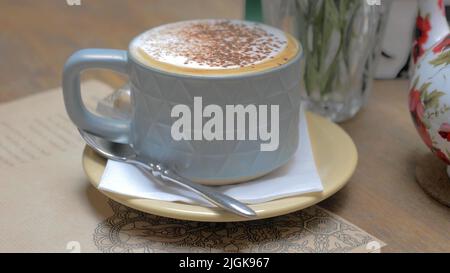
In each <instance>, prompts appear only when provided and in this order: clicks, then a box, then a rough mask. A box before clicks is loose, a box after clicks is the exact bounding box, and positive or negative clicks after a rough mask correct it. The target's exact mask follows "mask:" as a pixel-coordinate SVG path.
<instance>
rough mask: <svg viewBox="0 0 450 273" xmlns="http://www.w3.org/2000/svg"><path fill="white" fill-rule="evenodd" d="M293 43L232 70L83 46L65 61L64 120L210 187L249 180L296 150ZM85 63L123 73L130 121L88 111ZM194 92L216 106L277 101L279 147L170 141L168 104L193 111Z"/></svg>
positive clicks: (248, 142)
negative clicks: (275, 62)
mask: <svg viewBox="0 0 450 273" xmlns="http://www.w3.org/2000/svg"><path fill="white" fill-rule="evenodd" d="M138 37H139V36H138ZM131 44H132V43H130V45H131ZM298 46H299V50H298V52H297V54H296V55H295V56H294V57H293V58H292V59H290V60H289V61H287V62H286V63H283V64H281V65H279V66H277V67H274V68H270V69H266V70H264V71H259V72H250V73H248V72H247V73H242V74H237V75H236V74H234V75H187V74H183V73H176V72H169V71H165V70H162V69H160V68H158V67H154V66H151V65H148V64H146V63H143V62H142V61H141V60H139V59H138V58H136V56H134V55H133V54H131V53H130V48H129V50H128V51H124V50H113V49H83V50H80V51H78V52H76V53H74V54H73V55H72V56H71V57H70V58H69V59H68V60H67V62H66V64H65V67H64V73H63V93H64V102H65V106H66V109H67V112H68V114H69V117H70V118H71V120H72V121H73V122H74V123H75V124H76V125H77V126H78V127H79V128H80V129H83V130H86V131H88V132H90V133H92V134H95V135H98V136H100V137H103V138H106V139H109V140H111V141H116V142H121V143H129V144H131V145H132V146H133V148H134V149H135V150H136V151H137V153H139V154H140V155H143V156H148V157H151V158H152V159H154V160H157V161H159V162H162V163H164V164H165V165H166V166H168V167H169V168H172V169H173V170H175V171H176V172H177V173H178V174H179V175H181V176H184V177H186V178H188V179H191V180H193V181H196V182H199V183H203V184H209V185H221V184H230V183H237V182H242V181H247V180H249V179H252V178H256V177H259V176H262V175H264V174H267V173H269V172H271V171H272V170H274V169H276V168H278V167H280V166H281V165H283V164H285V163H286V162H287V161H288V160H289V159H290V158H291V157H292V155H293V154H294V153H295V151H296V149H297V145H298V137H299V136H298V126H299V124H298V123H299V113H300V93H299V75H300V59H301V55H302V54H301V47H300V44H298ZM91 68H104V69H105V68H106V69H110V70H113V71H116V72H120V73H123V74H125V75H127V76H128V77H129V82H130V88H131V103H132V109H133V110H132V115H131V118H130V120H120V119H112V118H108V117H101V116H98V115H95V114H94V113H91V112H89V111H88V110H87V109H86V107H85V106H84V104H83V102H82V99H81V94H80V73H81V72H82V71H84V70H86V69H91ZM92 91H94V90H92ZM199 97H200V98H201V100H202V104H203V106H206V105H212V104H214V105H218V106H220V107H221V108H222V109H225V108H226V105H243V106H247V105H256V106H258V105H277V106H278V109H279V130H278V131H279V136H278V146H277V148H276V149H275V150H272V151H262V150H261V144H263V143H266V142H265V141H263V140H261V139H257V140H248V139H244V140H242V139H241V140H238V139H235V140H205V139H201V140H175V139H174V138H173V136H172V133H171V128H172V125H173V123H174V118H173V117H172V115H171V114H172V110H173V108H174V106H176V105H180V104H182V105H186V106H188V107H189V108H190V109H193V108H194V107H195V105H194V98H199ZM197 102H198V100H197ZM235 126H237V125H235ZM235 129H236V128H235ZM246 131H247V132H248V129H247V130H246Z"/></svg>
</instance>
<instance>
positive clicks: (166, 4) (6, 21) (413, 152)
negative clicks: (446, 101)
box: [0, 0, 450, 252]
mask: <svg viewBox="0 0 450 273" xmlns="http://www.w3.org/2000/svg"><path fill="white" fill-rule="evenodd" d="M126 2H127V1H122V0H114V1H113V0H96V1H88V0H81V3H82V5H81V6H68V5H67V4H66V2H65V1H63V0H53V1H52V0H40V1H31V0H29V1H25V0H3V1H1V2H0V102H6V101H11V100H14V99H17V98H20V97H23V96H26V95H29V94H33V93H36V92H39V90H46V89H49V88H52V87H56V86H59V85H60V81H61V71H62V67H63V64H64V61H65V59H66V58H67V57H68V56H69V55H70V53H71V52H73V51H75V50H77V49H80V48H85V47H107V48H126V47H127V44H128V42H129V41H130V39H131V38H132V37H134V36H135V35H137V34H139V33H140V32H142V31H144V30H146V29H148V28H150V27H153V26H156V25H159V24H162V23H166V22H171V21H177V20H182V19H189V18H207V17H211V18H215V17H223V18H241V17H242V14H243V12H242V1H241V0H233V1H230V0H221V1H218V0H217V1H207V0H203V1H201V0H198V1H197V0H190V1H189V4H187V5H185V4H184V3H185V2H187V1H182V0H180V1H176V0H153V1H144V0H139V1H138V0H134V1H130V4H129V5H128V4H127V3H126ZM131 2H132V3H131ZM89 77H97V78H98V77H100V78H101V79H103V80H105V81H107V82H108V83H109V84H111V85H112V86H113V87H119V86H120V85H121V84H123V82H124V80H125V79H123V78H120V77H119V76H117V75H113V74H111V73H105V72H89V73H88V75H86V77H85V78H89ZM407 89H408V83H407V81H404V80H398V81H376V82H375V84H374V90H373V93H372V95H371V97H370V101H369V104H368V106H367V107H365V108H364V109H363V110H362V111H361V112H360V113H359V114H358V115H357V116H356V117H355V118H353V119H352V120H350V121H347V122H344V123H342V126H343V127H344V128H345V130H346V131H347V132H348V133H349V134H350V135H351V136H352V138H353V140H354V141H355V143H356V146H357V147H358V151H359V163H358V167H357V169H356V172H355V174H354V176H353V178H352V179H351V181H350V182H349V184H348V185H347V186H346V187H345V188H344V189H343V190H341V191H340V192H339V193H337V194H336V195H334V196H333V197H331V198H329V199H328V200H326V201H324V202H322V203H321V206H322V207H325V208H327V209H329V210H330V211H332V212H334V213H336V214H338V215H340V216H342V217H344V218H346V219H347V220H349V221H350V222H352V223H354V224H356V225H358V226H359V227H361V228H362V229H364V230H366V231H367V232H369V233H371V234H373V235H374V236H376V237H378V238H380V239H381V240H383V241H384V242H386V243H387V244H388V245H387V247H385V248H384V251H387V252H400V251H401V252H428V251H433V252H434V251H446V252H449V251H450V209H449V208H447V207H445V206H443V205H440V204H439V203H437V202H436V201H434V200H433V199H431V198H430V197H429V196H428V195H427V194H425V193H424V192H423V191H422V189H421V188H420V187H419V186H418V184H417V183H416V182H415V176H414V169H415V162H416V160H419V159H421V158H423V157H424V156H426V155H427V154H428V153H429V152H428V150H427V149H426V148H425V145H424V144H423V143H421V141H420V139H419V136H418V134H417V133H416V132H415V129H414V127H413V124H412V122H411V119H410V117H409V113H408V109H407V94H408V90H407Z"/></svg>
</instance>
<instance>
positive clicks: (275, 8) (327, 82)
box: [262, 0, 389, 122]
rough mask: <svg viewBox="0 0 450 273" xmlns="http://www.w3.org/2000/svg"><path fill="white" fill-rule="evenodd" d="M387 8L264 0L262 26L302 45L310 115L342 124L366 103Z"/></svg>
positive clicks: (352, 1)
mask: <svg viewBox="0 0 450 273" xmlns="http://www.w3.org/2000/svg"><path fill="white" fill-rule="evenodd" d="M388 6H389V2H387V1H376V0H375V1H374V0H263V1H262V12H263V20H264V22H265V23H267V24H270V25H273V26H276V27H278V28H281V29H283V30H285V31H287V32H289V33H291V34H293V35H294V36H295V37H296V38H297V39H298V40H299V41H300V42H301V43H302V46H303V52H304V58H303V69H302V75H299V76H300V79H301V90H300V92H301V95H302V98H303V100H304V101H305V102H306V105H307V107H308V109H309V110H311V111H313V112H316V113H318V114H321V115H322V116H326V117H328V118H330V119H332V120H333V121H336V122H339V121H344V120H347V119H349V118H351V117H353V116H354V115H355V114H356V113H357V112H358V111H359V109H360V108H361V107H362V106H363V105H364V104H365V103H366V102H367V99H368V95H369V93H370V91H371V89H372V82H373V74H374V71H375V65H376V62H375V61H376V57H377V56H378V55H379V54H380V51H381V43H380V40H381V38H382V34H383V30H384V26H385V23H384V22H385V21H386V20H385V19H386V18H384V17H385V15H386V13H387V10H388Z"/></svg>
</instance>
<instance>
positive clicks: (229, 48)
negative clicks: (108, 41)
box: [130, 19, 300, 76]
mask: <svg viewBox="0 0 450 273" xmlns="http://www.w3.org/2000/svg"><path fill="white" fill-rule="evenodd" d="M299 50H300V46H299V44H298V43H297V42H296V40H295V39H294V38H292V37H291V36H290V35H288V34H286V33H284V32H283V31H281V30H278V29H276V28H272V27H269V26H267V25H263V24H258V23H253V22H246V21H237V20H211V19H209V20H195V21H183V22H178V23H172V24H168V25H163V26H160V27H157V28H153V29H151V30H149V31H147V32H144V33H143V34H141V35H139V36H138V37H137V38H135V39H134V40H133V41H132V43H131V45H130V52H131V54H132V56H133V57H134V58H135V59H136V60H138V61H139V62H140V63H141V64H144V65H146V66H149V67H153V68H156V69H160V70H163V71H167V72H172V73H178V74H186V75H213V76H220V75H239V74H244V73H252V72H260V71H264V70H268V69H271V68H275V67H278V66H281V65H283V64H285V63H287V62H289V61H290V60H292V59H293V58H294V57H295V56H296V55H297V54H298V53H299Z"/></svg>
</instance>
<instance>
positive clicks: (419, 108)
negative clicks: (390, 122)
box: [409, 78, 450, 165]
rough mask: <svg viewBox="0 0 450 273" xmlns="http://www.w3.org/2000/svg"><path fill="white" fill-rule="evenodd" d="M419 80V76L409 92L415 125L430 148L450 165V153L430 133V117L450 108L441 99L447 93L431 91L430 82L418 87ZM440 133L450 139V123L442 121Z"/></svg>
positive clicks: (410, 109) (410, 108)
mask: <svg viewBox="0 0 450 273" xmlns="http://www.w3.org/2000/svg"><path fill="white" fill-rule="evenodd" d="M418 81H419V78H416V80H415V82H414V84H413V86H412V88H411V91H410V93H409V111H410V112H411V117H412V119H413V122H414V125H415V126H416V129H417V132H418V133H419V135H420V137H421V138H422V140H423V142H424V143H425V144H426V145H427V146H428V148H430V149H431V151H432V152H433V153H434V154H436V156H438V157H439V158H440V159H441V160H442V161H444V162H445V163H446V164H448V165H450V160H449V157H450V154H449V153H448V152H446V153H444V152H443V151H442V150H441V149H439V148H437V147H436V145H434V141H433V139H432V137H431V135H430V133H429V130H430V129H431V128H430V127H431V125H430V119H432V118H434V117H439V115H441V114H444V113H446V112H447V111H449V110H450V108H449V107H447V106H446V105H443V106H441V104H440V101H439V99H440V98H441V97H442V96H443V95H445V93H444V92H441V91H437V90H433V91H431V92H429V90H428V89H429V87H430V85H431V83H430V82H425V83H423V84H422V85H421V86H420V88H417V83H418ZM438 133H439V135H440V136H441V137H442V138H443V139H445V140H447V141H450V124H449V123H442V124H441V126H440V128H439V131H438Z"/></svg>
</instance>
